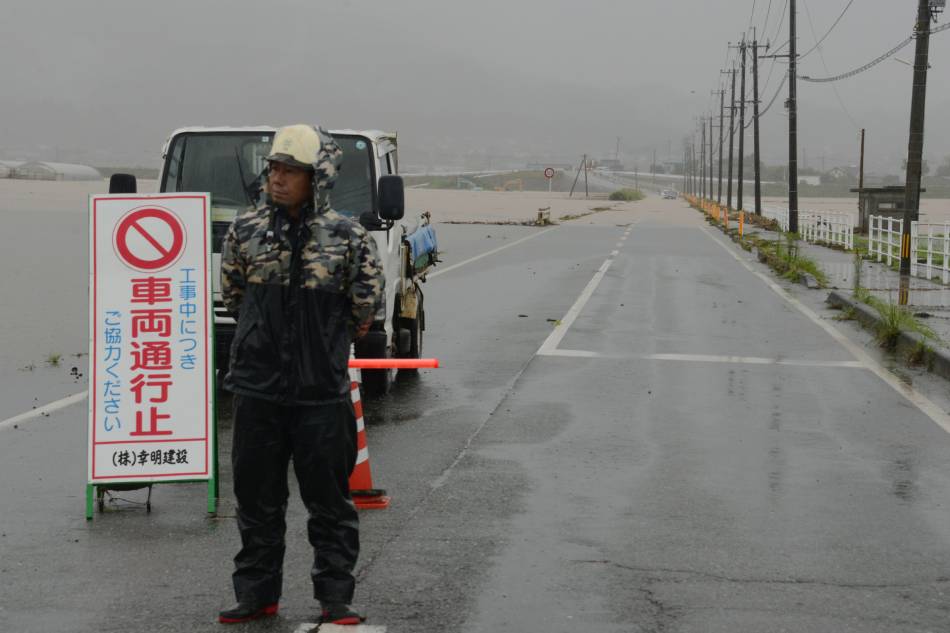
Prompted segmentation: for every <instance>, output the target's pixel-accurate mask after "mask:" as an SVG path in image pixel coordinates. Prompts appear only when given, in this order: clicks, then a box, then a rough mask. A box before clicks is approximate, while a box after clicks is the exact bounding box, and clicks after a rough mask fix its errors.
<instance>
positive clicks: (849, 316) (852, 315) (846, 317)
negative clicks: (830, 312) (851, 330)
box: [832, 306, 858, 321]
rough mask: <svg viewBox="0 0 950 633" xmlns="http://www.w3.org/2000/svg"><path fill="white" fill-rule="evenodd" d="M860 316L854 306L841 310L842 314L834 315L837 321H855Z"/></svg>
mask: <svg viewBox="0 0 950 633" xmlns="http://www.w3.org/2000/svg"><path fill="white" fill-rule="evenodd" d="M857 317H858V311H857V310H855V309H854V308H853V307H851V306H848V307H847V308H845V309H844V310H842V311H841V314H836V315H835V316H833V317H832V319H834V320H835V321H854V320H855V319H856V318H857Z"/></svg>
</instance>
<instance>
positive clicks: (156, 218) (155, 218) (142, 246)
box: [112, 206, 185, 272]
mask: <svg viewBox="0 0 950 633" xmlns="http://www.w3.org/2000/svg"><path fill="white" fill-rule="evenodd" d="M112 242H113V246H114V247H115V252H116V255H118V256H119V258H120V259H121V260H122V261H123V262H124V263H125V264H126V265H128V266H130V267H131V268H134V269H135V270H139V271H142V272H153V271H159V270H164V269H166V268H168V267H169V266H171V265H172V264H174V263H175V262H176V261H178V258H179V257H181V254H182V253H183V252H184V250H185V227H184V225H183V224H182V222H181V220H180V219H178V216H176V215H175V214H174V213H172V212H171V211H170V210H168V209H166V208H163V207H159V206H146V207H140V208H138V209H133V210H131V211H129V212H128V213H126V214H125V215H124V216H123V217H122V219H121V220H119V223H118V224H116V227H115V234H114V236H113V238H112Z"/></svg>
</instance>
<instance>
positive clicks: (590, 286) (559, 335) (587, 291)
mask: <svg viewBox="0 0 950 633" xmlns="http://www.w3.org/2000/svg"><path fill="white" fill-rule="evenodd" d="M613 261H614V260H613V258H612V257H610V258H608V259H607V260H606V261H604V263H603V264H601V265H600V269H599V270H598V271H597V272H596V273H594V276H593V278H592V279H591V280H590V281H588V282H587V285H586V286H585V287H584V290H583V291H582V292H581V296H579V297H578V298H577V301H575V302H574V305H572V306H571V309H570V310H568V311H567V314H565V315H564V318H562V319H561V321H560V323H559V324H558V325H557V326H556V327H555V328H554V330H553V331H552V332H551V333H550V334H549V335H548V338H547V339H545V341H544V343H542V344H541V347H539V348H538V351H537V355H538V356H546V355H548V354H550V353H551V352H552V351H554V350H556V349H557V346H558V345H560V344H561V341H562V340H563V339H564V337H565V336H566V335H567V331H568V330H570V329H571V326H572V325H574V321H575V320H576V319H577V317H578V316H579V315H580V313H581V310H583V309H584V306H585V305H587V302H588V301H590V298H591V296H592V295H593V294H594V291H595V290H597V286H599V285H600V282H601V280H603V278H604V275H606V274H607V270H608V269H609V268H610V265H611V264H612V263H613Z"/></svg>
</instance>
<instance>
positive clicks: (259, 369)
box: [221, 206, 385, 404]
mask: <svg viewBox="0 0 950 633" xmlns="http://www.w3.org/2000/svg"><path fill="white" fill-rule="evenodd" d="M303 215H304V219H303V220H302V221H301V222H299V223H296V224H293V223H291V222H290V221H289V220H288V219H287V218H286V217H284V215H283V213H282V212H280V211H278V210H277V209H275V208H273V207H269V206H263V207H261V208H258V209H256V210H254V211H250V212H248V213H245V214H243V215H241V216H238V217H237V218H236V219H235V220H234V222H233V223H232V225H231V227H230V228H229V230H228V233H227V236H226V237H225V241H224V246H223V248H222V254H221V255H222V260H221V292H222V295H223V298H224V304H225V306H226V307H227V309H228V311H229V312H231V314H232V315H234V317H235V318H236V319H237V330H236V332H235V335H234V340H233V342H232V344H231V355H230V367H229V372H228V375H227V377H226V378H225V383H224V384H225V387H226V388H227V389H229V390H231V391H233V392H235V393H239V394H243V395H249V396H253V397H257V398H262V399H266V400H271V401H274V402H280V403H284V404H319V403H324V402H332V401H336V400H340V399H343V398H348V397H349V374H348V371H347V364H348V361H349V356H350V343H351V341H352V340H353V336H354V335H355V334H356V333H357V332H359V331H360V330H361V329H364V328H365V327H367V326H368V325H369V324H370V323H371V322H372V320H373V317H374V315H375V313H376V307H377V304H378V303H379V302H380V301H381V300H382V295H383V285H384V283H385V278H384V276H383V271H382V266H381V264H380V261H379V257H378V255H377V252H376V243H375V241H374V240H373V239H372V238H371V237H370V236H369V235H368V234H367V232H366V230H365V229H364V228H363V227H362V226H361V225H359V224H358V223H356V222H354V221H353V220H351V219H350V218H347V217H345V216H343V215H341V214H339V213H337V212H336V211H333V210H332V209H329V208H328V207H326V206H322V207H321V208H320V209H319V210H314V209H313V207H310V208H309V209H308V210H305V211H304V214H303ZM291 231H297V235H296V239H291V238H292V237H294V236H292V235H291V234H290V233H291ZM295 243H296V246H295Z"/></svg>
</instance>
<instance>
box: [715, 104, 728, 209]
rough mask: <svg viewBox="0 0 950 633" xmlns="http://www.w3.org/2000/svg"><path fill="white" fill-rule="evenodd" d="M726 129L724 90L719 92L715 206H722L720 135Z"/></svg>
mask: <svg viewBox="0 0 950 633" xmlns="http://www.w3.org/2000/svg"><path fill="white" fill-rule="evenodd" d="M725 128H726V89H725V87H723V89H722V90H720V91H719V187H718V188H717V190H716V204H722V134H723V131H724V130H725Z"/></svg>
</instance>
